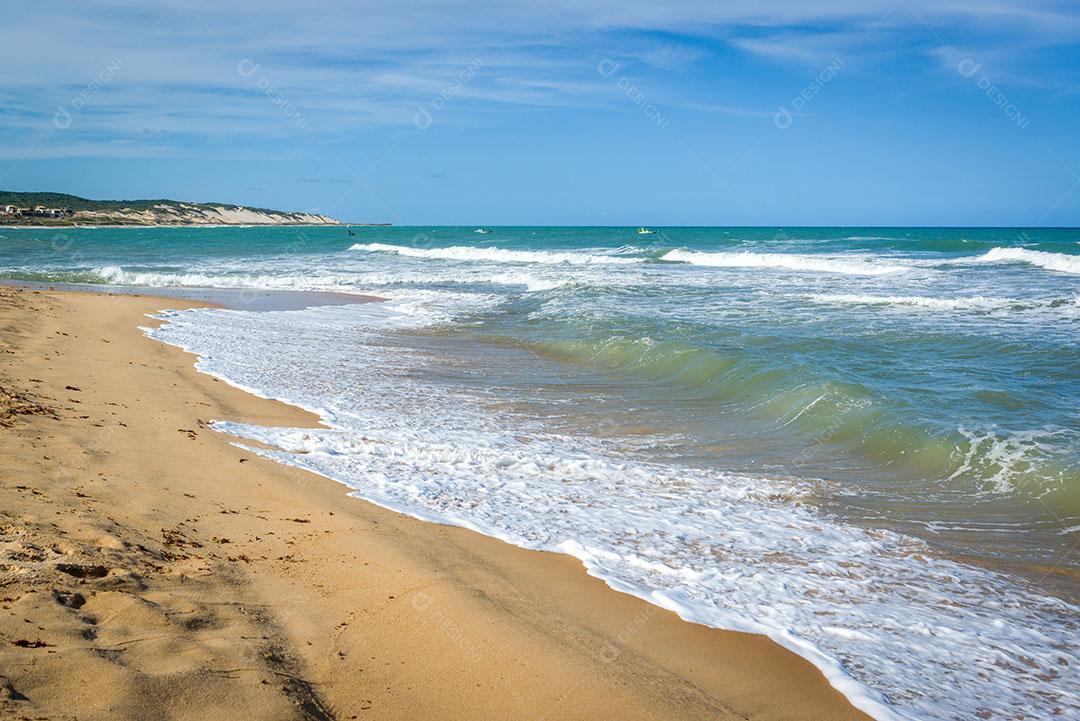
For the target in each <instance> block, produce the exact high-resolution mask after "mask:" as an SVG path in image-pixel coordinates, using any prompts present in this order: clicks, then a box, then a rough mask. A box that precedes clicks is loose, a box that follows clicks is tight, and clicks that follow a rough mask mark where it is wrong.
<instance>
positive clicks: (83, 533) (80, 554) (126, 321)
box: [0, 286, 867, 719]
mask: <svg viewBox="0 0 1080 721" xmlns="http://www.w3.org/2000/svg"><path fill="white" fill-rule="evenodd" d="M146 290H147V289H143V292H144V293H145V292H146ZM151 292H154V291H151ZM163 300H164V302H163ZM199 305H204V303H199V302H191V301H178V300H177V299H175V298H167V299H162V298H160V297H157V296H148V295H130V296H127V295H124V296H121V295H107V294H104V293H77V292H61V291H44V290H37V291H35V290H31V289H25V288H18V289H13V287H12V286H0V314H2V317H0V320H2V321H3V322H4V324H5V326H4V327H5V332H4V334H3V336H0V340H2V341H3V346H4V347H3V350H5V351H7V352H6V353H4V354H3V355H0V387H3V388H4V389H6V392H8V393H9V394H10V395H11V396H12V397H13V398H16V399H19V400H18V403H21V404H22V405H17V404H16V405H12V407H13V408H23V409H24V410H25V411H26V412H25V413H22V412H19V411H15V413H17V415H12V417H11V423H12V425H11V427H10V428H7V427H5V428H0V453H2V454H3V457H4V458H5V464H4V465H5V466H6V468H5V473H4V475H3V478H2V480H3V485H2V488H0V492H2V493H4V495H5V505H4V508H5V509H9V510H7V511H6V512H5V513H4V516H3V524H4V528H3V529H2V532H3V536H4V540H5V541H9V544H5V549H6V550H7V551H9V552H10V550H11V548H12V547H13V546H11V545H10V544H15V545H17V546H19V553H20V554H22V555H21V556H19V558H16V559H12V560H5V561H4V563H5V564H8V565H6V566H5V570H4V571H3V574H4V580H5V584H4V585H5V589H6V592H5V596H8V597H9V598H8V599H7V600H5V602H4V605H5V606H8V607H10V609H11V610H12V611H13V612H15V613H14V616H11V615H9V616H0V618H2V619H3V621H2V622H0V633H3V635H4V637H5V638H10V637H11V636H12V635H13V634H17V633H23V634H26V635H28V636H33V638H25V639H19V638H16V639H15V640H14V641H12V643H9V644H4V645H3V647H2V650H0V660H2V661H3V663H0V668H3V669H4V671H3V673H4V674H5V678H3V679H0V687H5V688H10V689H13V690H14V692H17V693H14V692H13V693H8V694H7V696H0V708H5V707H6V706H7V705H9V704H10V705H11V706H12V708H20V709H22V708H27V707H26V706H24V704H30V705H32V706H33V708H34V711H33V713H35V714H38V713H43V714H46V715H48V714H52V713H54V712H58V711H60V710H61V709H64V712H69V711H71V710H74V709H76V708H77V709H79V711H80V712H81V713H80V716H81V717H82V716H85V717H86V718H97V717H106V716H108V717H111V718H127V717H131V718H137V717H146V715H154V714H158V715H173V716H175V717H176V718H208V717H209V716H211V715H214V714H220V713H225V714H228V713H233V714H235V713H237V712H242V713H243V714H246V715H249V716H251V715H255V716H258V717H260V718H279V717H280V718H289V717H300V718H322V719H326V718H349V717H350V716H352V715H356V714H358V713H359V712H360V711H363V712H364V716H365V717H379V718H400V717H402V716H409V717H417V716H421V715H424V714H427V715H429V716H441V717H454V718H491V717H493V716H497V715H502V716H508V715H510V716H521V715H525V716H530V715H531V716H535V717H537V718H542V717H544V716H547V715H549V714H553V715H555V716H556V717H571V718H646V717H648V718H657V717H659V718H688V717H694V718H705V717H709V718H746V717H749V718H759V719H768V718H804V719H843V718H863V719H865V718H867V717H866V716H865V715H863V714H861V713H860V712H858V711H857V710H855V709H854V708H853V707H851V705H850V704H849V703H848V702H847V701H846V699H844V698H843V696H842V695H840V693H839V691H837V690H836V689H834V688H832V687H831V686H829V685H828V683H827V682H826V680H825V678H824V676H823V675H822V674H821V672H820V671H818V670H817V669H816V668H815V667H813V666H812V665H811V664H810V663H809V662H808V661H806V660H804V659H802V658H801V657H799V656H796V655H795V654H793V653H791V652H789V651H787V650H785V649H783V648H781V647H780V646H779V645H777V644H775V643H774V642H772V641H770V640H769V639H767V638H765V637H763V636H756V635H752V634H745V633H739V632H732V631H720V630H715V629H711V628H708V627H705V626H699V625H696V624H692V623H688V622H685V621H682V620H681V619H679V618H678V617H677V616H675V614H673V613H671V612H668V611H664V610H662V609H660V608H659V607H657V606H654V605H652V604H649V603H646V602H645V601H642V600H640V599H637V598H634V597H632V596H628V595H626V594H622V593H619V592H617V591H614V590H612V589H610V588H608V587H607V586H606V585H605V584H604V582H603V581H601V580H599V579H596V578H593V577H591V576H588V575H587V574H586V573H585V570H584V568H583V567H582V565H581V563H580V562H578V561H577V560H576V559H574V558H572V557H570V556H563V555H558V554H552V553H544V552H539V551H528V550H524V549H521V548H518V547H515V546H511V545H509V544H505V543H503V542H502V541H499V540H496V539H493V538H490V537H487V536H481V535H479V534H477V533H474V532H472V531H468V530H466V529H461V528H457V527H451V526H441V525H435V524H431V523H427V522H422V521H418V520H415V519H413V518H410V517H406V516H403V515H401V514H398V513H394V512H392V511H388V510H386V509H383V508H380V507H378V506H376V505H374V504H371V503H368V502H366V501H363V500H360V499H356V498H350V497H347V496H346V491H345V490H344V489H343V488H342V486H341V485H340V484H338V483H336V482H334V481H331V480H328V479H324V478H322V477H320V476H316V475H314V474H311V473H307V472H305V471H300V470H297V469H294V468H290V467H287V466H283V465H280V464H278V463H275V462H273V461H269V460H265V459H261V458H259V457H257V456H255V455H253V454H251V453H250V452H246V451H244V450H242V449H240V448H237V447H236V446H234V445H231V443H230V439H229V437H227V436H223V435H222V434H219V433H216V432H212V431H209V430H203V429H204V427H205V425H206V423H207V422H209V421H210V420H242V421H245V422H250V423H260V424H264V425H278V426H290V427H304V426H315V425H317V424H318V418H317V417H315V416H312V415H311V414H309V413H306V412H304V411H302V410H300V409H297V408H294V407H292V406H286V405H285V404H282V403H278V402H275V401H268V400H263V399H259V398H256V397H255V396H252V395H250V394H248V393H245V392H243V391H240V390H238V389H235V388H232V387H230V386H228V385H227V384H225V383H223V382H220V381H219V380H217V379H215V378H213V377H212V376H209V375H206V374H202V373H199V372H198V371H196V370H195V368H194V367H193V363H192V356H191V355H190V354H188V353H185V352H183V351H181V350H179V349H177V348H174V347H171V346H167V345H165V344H162V343H159V342H157V341H154V340H152V339H149V338H146V337H145V336H144V335H143V334H142V333H141V332H140V331H139V330H138V326H139V325H146V319H145V314H146V313H149V312H155V311H157V310H162V309H164V308H166V307H168V308H182V307H194V306H199ZM80 337H81V339H84V340H81V339H80ZM42 359H46V360H42ZM30 379H34V380H30ZM69 387H70V388H74V389H75V390H69ZM165 390H167V392H164V391H165ZM117 404H118V405H117ZM34 409H40V412H38V411H36V410H34ZM50 414H51V415H50ZM53 416H55V418H54V417H53ZM103 429H104V430H103ZM9 459H10V460H9ZM26 489H29V490H26ZM35 491H36V492H35ZM57 509H60V510H59V511H58V510H57ZM54 518H55V520H54ZM50 524H52V525H51V526H50ZM102 524H105V525H106V526H107V528H102ZM19 529H22V532H21V533H19V532H16V531H18V530H19ZM60 531H63V533H60ZM38 536H40V538H39V537H38ZM9 537H10V538H12V539H15V540H9ZM104 537H108V539H111V540H102V539H103V538H104ZM76 539H79V540H76ZM158 539H160V540H158ZM20 544H21V545H20ZM50 544H51V545H50ZM65 544H66V545H65ZM28 546H33V547H34V548H37V549H42V550H41V551H40V552H31V551H28V550H27V548H28ZM53 549H60V550H53ZM35 554H36V555H35ZM9 555H10V554H9ZM26 556H29V557H30V558H31V560H20V559H23V557H26ZM36 556H42V558H40V559H38V560H33V558H35V557H36ZM69 557H70V558H75V559H81V560H82V561H83V562H82V563H81V565H80V564H74V563H72V562H70V558H69ZM62 558H63V559H69V560H68V562H58V561H60V560H61V559H62ZM94 559H97V560H94ZM106 561H107V562H106ZM72 565H78V566H79V567H80V568H86V569H97V568H99V567H101V568H105V573H104V575H101V576H97V575H96V574H98V573H100V572H99V571H97V570H92V572H90V571H87V572H86V573H85V574H84V575H83V576H82V577H81V578H77V577H76V576H72V575H70V574H67V573H66V572H64V571H57V570H56V569H58V568H60V567H61V566H72ZM13 568H17V570H14V571H13V570H12V569H13ZM156 569H159V570H156ZM80 573H83V572H82V571H80ZM16 592H17V593H18V595H17V596H13V593H16ZM57 594H60V595H57ZM71 594H76V595H78V596H79V597H81V598H82V599H83V601H82V603H79V604H77V608H73V607H72V606H73V605H75V604H76V601H75V600H73V597H72V596H71ZM63 599H67V600H68V601H69V603H68V604H67V605H65V604H64V603H63ZM148 603H149V604H150V605H149V606H148V605H147V604H148ZM110 604H112V608H109V606H110ZM125 604H126V605H125ZM170 604H172V605H173V606H174V607H173V608H172V610H171V611H170V610H169V609H170ZM177 604H179V605H178V606H177ZM120 607H124V608H139V609H142V610H141V611H140V612H139V613H136V614H134V616H132V614H131V613H119V611H117V608H120ZM237 608H244V609H247V611H246V612H240V611H237V610H236V609H237ZM161 609H165V611H161V612H160V613H158V611H160V610H161ZM192 609H194V610H192ZM252 609H258V610H252ZM110 611H112V613H110ZM155 613H157V615H155ZM16 616H18V618H16ZM24 617H25V618H29V619H31V621H33V624H32V625H31V626H27V625H26V624H25V623H23V621H22V618H24ZM88 617H93V620H94V623H93V624H89V623H87V621H86V619H87V618H88ZM176 619H180V620H183V622H182V623H181V622H179V621H176ZM194 619H197V620H194ZM88 628H91V629H93V631H94V633H93V634H92V637H91V638H87V637H86V631H87V629H88ZM149 636H154V638H156V639H157V640H149V638H147V637H149ZM140 639H143V640H140ZM223 639H226V640H227V642H226V641H225V640H223ZM251 639H256V640H254V641H252V640H251ZM18 640H25V641H27V643H28V644H30V645H29V646H26V647H24V646H18V645H13V644H14V643H15V641H18ZM37 641H41V642H42V643H43V644H49V645H43V646H40V647H35V646H34V644H35V643H36V642H37ZM98 646H101V648H98ZM117 649H123V650H121V651H117ZM110 653H115V658H112V657H110V656H109V654H110ZM125 654H126V656H125ZM236 668H241V669H243V670H235V669H236ZM162 669H170V671H169V672H168V673H163V672H162ZM155 671H157V673H155ZM223 674H224V675H223ZM166 677H167V678H166ZM286 677H288V678H289V679H290V680H287V681H286V682H284V683H282V679H284V678H286ZM90 678H94V679H96V680H97V682H98V686H99V687H98V688H97V689H96V690H95V691H96V692H95V694H94V695H95V696H96V697H99V698H98V699H97V701H96V702H95V703H98V705H96V706H95V705H94V704H93V703H91V701H90V700H89V699H88V698H87V696H86V694H81V695H77V698H75V699H73V698H72V696H71V694H72V693H73V690H74V689H75V687H76V685H77V684H79V683H85V682H86V680H87V679H90ZM148 684H149V685H148ZM155 684H156V685H155ZM151 687H152V688H155V689H158V690H159V691H160V690H161V689H165V690H166V691H167V693H165V694H164V695H163V696H162V697H161V698H156V697H146V696H145V694H146V693H147V692H148V689H150V688H151ZM136 690H138V691H140V692H141V695H140V693H136ZM181 699H183V700H181ZM185 703H187V704H188V705H187V706H185V705H184V704H185ZM152 704H159V706H156V707H154V708H151V707H150V706H149V705H152ZM99 714H100V716H99Z"/></svg>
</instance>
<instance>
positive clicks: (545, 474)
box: [148, 292, 1080, 719]
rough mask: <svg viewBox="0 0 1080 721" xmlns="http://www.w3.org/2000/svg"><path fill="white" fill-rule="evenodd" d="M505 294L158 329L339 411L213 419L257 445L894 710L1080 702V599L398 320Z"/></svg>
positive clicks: (209, 317)
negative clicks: (823, 504)
mask: <svg viewBox="0 0 1080 721" xmlns="http://www.w3.org/2000/svg"><path fill="white" fill-rule="evenodd" d="M492 302H497V299H493V298H492V297H479V298H470V297H469V294H464V293H463V294H454V295H444V294H441V293H415V292H403V293H402V294H401V296H400V297H398V298H397V299H395V300H392V301H390V302H388V303H382V304H372V305H364V306H344V307H336V308H319V309H309V310H305V311H290V312H274V313H259V314H255V313H247V312H235V311H219V310H212V309H197V310H191V311H183V312H175V313H171V314H169V315H168V320H169V321H170V322H169V323H167V324H165V325H163V326H162V327H161V328H160V329H156V330H150V331H148V333H149V334H150V335H151V336H153V337H155V338H158V339H159V340H162V341H164V342H167V343H172V344H174V345H179V346H181V347H184V348H187V349H188V350H191V351H194V352H196V353H198V354H199V355H200V359H199V361H198V363H199V367H200V369H201V370H203V371H205V372H208V373H212V374H214V375H216V376H218V377H222V378H225V379H227V380H229V381H230V382H232V383H234V384H236V385H239V386H241V387H244V388H248V389H251V390H254V391H255V392H257V393H259V394H260V395H263V396H265V397H270V398H277V399H280V400H284V401H286V402H289V403H293V404H295V405H299V406H302V407H305V408H309V409H312V410H315V411H317V412H319V413H320V414H321V415H322V416H323V417H324V419H325V420H326V422H327V423H328V425H329V427H328V428H326V429H288V428H267V427H260V426H253V425H246V424H237V423H217V424H215V426H214V427H215V428H216V429H217V430H220V431H223V432H226V433H230V434H233V435H234V436H237V437H240V438H246V439H251V440H254V441H258V442H260V443H265V444H267V445H268V446H270V447H274V448H279V449H281V450H267V449H266V448H264V447H251V448H250V450H251V451H252V452H255V453H259V454H261V455H264V456H266V457H268V458H273V459H275V460H278V461H280V462H282V463H287V464H290V465H294V466H297V467H301V468H306V469H309V470H312V471H314V472H316V473H320V474H323V475H325V476H327V477H330V478H333V479H336V480H338V481H340V482H342V483H344V484H345V485H347V486H348V487H350V488H351V489H353V490H354V492H355V494H356V495H358V496H360V497H363V498H366V499H369V500H371V501H374V502H376V503H379V504H380V505H383V506H386V507H389V508H393V509H396V510H399V511H402V512H405V513H408V514H411V515H413V516H416V517H418V518H423V519H427V520H432V521H437V522H442V523H451V524H456V525H461V526H465V527H468V528H473V529H475V530H478V531H480V532H482V533H486V534H489V535H492V536H495V537H498V538H501V539H504V540H506V541H508V542H510V543H514V544H517V545H520V546H524V547H527V548H538V549H546V550H551V551H560V552H563V553H568V554H571V555H574V556H576V557H577V558H579V559H581V560H582V562H583V563H584V564H585V565H586V567H587V568H588V569H589V572H590V573H592V574H593V575H596V576H598V577H600V578H603V579H604V580H605V581H606V582H607V583H608V584H610V585H611V586H612V587H614V588H616V589H617V590H620V591H624V592H626V593H631V594H634V595H637V596H640V597H641V598H644V599H646V600H648V601H650V602H652V603H655V604H657V605H660V606H663V607H665V608H669V609H672V610H674V611H676V612H677V613H679V614H680V615H681V616H683V617H684V618H686V619H687V620H690V621H695V622H698V623H704V624H708V625H712V626H717V627H722V628H731V629H737V630H743V631H749V632H755V633H764V634H767V635H769V636H770V637H771V638H773V639H775V640H776V641H778V642H779V643H781V644H783V645H785V646H786V647H788V648H790V649H792V650H793V651H795V652H797V653H799V654H801V655H803V656H804V657H806V658H808V659H809V660H811V661H812V662H813V663H815V664H816V665H818V666H819V667H820V668H821V669H822V670H823V672H824V673H825V674H826V676H827V677H828V678H829V680H830V681H831V682H832V683H833V684H834V685H835V686H836V687H837V688H838V689H840V690H841V691H842V692H843V693H845V694H846V695H847V696H848V697H849V698H850V699H851V700H852V701H853V703H855V704H856V705H857V706H858V707H859V708H862V709H863V710H865V711H867V712H868V713H870V714H872V715H874V716H876V717H878V718H879V719H954V718H965V719H966V718H977V717H982V718H988V719H1006V718H1009V719H1012V718H1027V719H1042V718H1050V717H1056V716H1061V717H1069V716H1070V715H1075V714H1076V713H1080V679H1078V669H1080V657H1078V654H1077V651H1076V647H1075V646H1074V645H1071V644H1070V643H1069V641H1068V639H1070V638H1075V637H1076V636H1077V633H1078V630H1080V629H1078V628H1077V626H1078V622H1077V612H1078V609H1077V608H1076V607H1075V606H1072V605H1069V604H1067V603H1065V602H1063V601H1060V600H1057V599H1053V598H1048V597H1044V596H1041V595H1040V594H1038V593H1037V592H1035V591H1032V590H1030V589H1027V588H1021V587H1020V586H1018V585H1017V584H1016V582H1014V581H1012V580H1010V579H1008V578H1006V577H1003V576H999V575H996V574H993V573H990V572H988V571H984V570H980V569H976V568H973V567H969V566H965V565H962V564H958V563H955V562H952V561H947V560H942V559H937V558H934V556H933V554H932V553H931V552H930V551H929V550H928V549H927V548H926V547H925V545H924V544H922V543H921V542H919V541H916V540H913V539H911V538H908V537H904V536H900V535H897V534H895V533H891V532H887V531H881V530H866V529H862V528H858V527H855V526H850V525H846V524H843V523H840V522H838V521H835V520H833V519H831V518H829V517H827V516H824V515H822V514H821V513H819V512H818V511H816V510H815V508H814V507H813V506H812V505H811V496H809V495H808V494H807V493H806V492H807V490H808V489H807V488H804V487H801V486H797V485H791V484H787V483H782V482H778V481H773V480H767V479H762V478H755V477H750V476H745V475H734V474H724V473H715V472H707V471H703V470H699V469H692V468H686V467H680V466H673V465H660V464H652V463H644V462H636V461H628V460H626V459H623V458H620V457H619V456H617V455H614V454H613V452H612V451H611V450H610V449H609V448H608V447H607V446H606V445H605V444H604V443H603V442H601V441H593V440H589V439H583V438H576V437H575V438H570V437H566V436H562V435H557V434H554V433H551V432H548V431H545V430H544V429H543V428H542V427H538V426H536V425H535V424H532V423H529V422H526V421H523V420H522V419H520V418H517V417H512V416H507V415H502V414H499V413H496V412H493V411H490V410H487V409H485V407H484V406H483V405H482V404H481V402H479V401H477V400H474V399H473V398H472V397H470V396H469V395H467V394H465V393H464V392H463V391H454V390H451V389H448V388H446V387H444V386H441V385H439V386H435V385H432V381H429V380H424V379H425V378H430V377H432V375H433V369H431V368H429V367H428V364H429V363H437V361H432V360H430V356H429V355H427V354H425V353H422V352H419V351H416V350H413V346H412V345H410V342H412V341H409V342H407V341H406V339H405V338H404V337H399V336H397V335H396V333H395V329H397V328H415V327H417V326H424V325H430V324H433V323H444V322H447V321H449V320H451V319H452V318H454V317H456V315H457V314H459V313H462V312H465V313H468V312H472V311H473V310H475V309H476V308H484V307H488V306H489V305H490V304H491V303H492Z"/></svg>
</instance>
